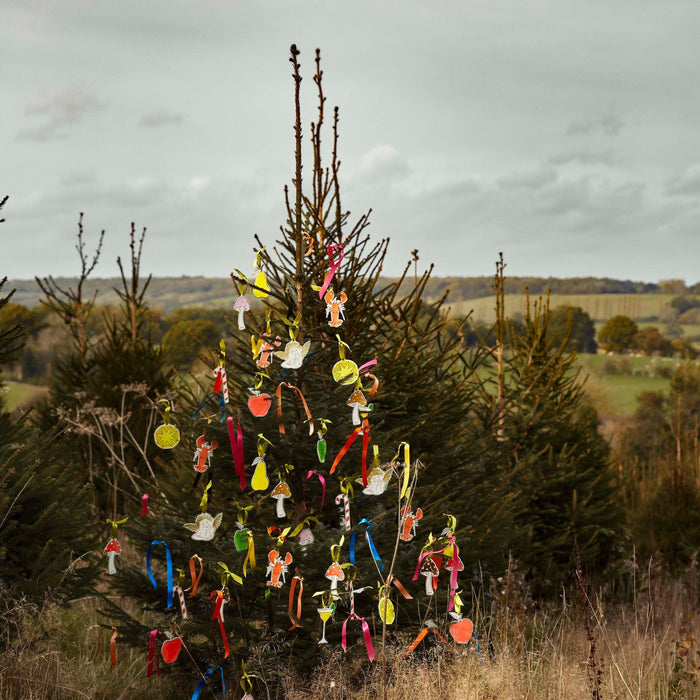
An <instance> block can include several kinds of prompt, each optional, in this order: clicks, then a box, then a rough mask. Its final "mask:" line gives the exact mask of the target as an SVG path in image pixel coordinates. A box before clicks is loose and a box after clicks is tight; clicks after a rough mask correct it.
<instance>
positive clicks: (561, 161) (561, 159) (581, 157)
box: [547, 150, 620, 165]
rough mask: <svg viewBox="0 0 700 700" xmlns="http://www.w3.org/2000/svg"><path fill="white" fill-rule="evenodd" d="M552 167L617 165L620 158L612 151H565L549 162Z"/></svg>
mask: <svg viewBox="0 0 700 700" xmlns="http://www.w3.org/2000/svg"><path fill="white" fill-rule="evenodd" d="M547 162H548V163H549V164H550V165H570V164H576V165H617V164H618V163H619V162H620V159H619V157H618V156H616V155H615V154H614V153H613V152H612V151H610V150H605V151H586V150H581V151H565V152H564V153H557V154H556V155H554V156H552V157H551V158H549V159H548V160H547Z"/></svg>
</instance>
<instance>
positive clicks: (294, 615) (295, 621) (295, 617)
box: [287, 576, 304, 632]
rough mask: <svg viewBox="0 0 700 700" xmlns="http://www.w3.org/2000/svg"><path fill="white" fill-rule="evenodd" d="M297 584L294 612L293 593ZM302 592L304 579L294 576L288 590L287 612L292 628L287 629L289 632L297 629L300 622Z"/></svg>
mask: <svg viewBox="0 0 700 700" xmlns="http://www.w3.org/2000/svg"><path fill="white" fill-rule="evenodd" d="M297 582H299V593H298V594H297V605H296V608H297V609H296V612H294V609H293V608H294V591H295V590H296V585H297ZM303 590H304V579H303V578H302V577H301V576H294V577H293V578H292V584H291V586H290V588H289V605H288V606H287V612H288V613H289V619H290V620H291V621H292V626H291V627H290V628H289V631H290V632H291V631H292V630H293V629H296V628H297V627H299V622H300V621H301V594H302V591H303Z"/></svg>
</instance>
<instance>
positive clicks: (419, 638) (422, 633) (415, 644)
mask: <svg viewBox="0 0 700 700" xmlns="http://www.w3.org/2000/svg"><path fill="white" fill-rule="evenodd" d="M428 632H434V633H435V634H436V635H437V636H438V639H440V641H442V642H444V643H445V644H447V643H448V642H447V640H446V639H445V638H444V637H443V636H442V635H441V634H440V633H439V632H438V631H437V630H436V629H429V628H428V627H424V628H423V629H422V630H421V631H420V632H419V633H418V636H417V637H416V638H415V639H414V640H413V644H411V646H410V647H409V648H408V650H407V651H406V652H405V653H404V654H402V655H401V656H400V657H399V658H398V659H397V660H396V661H395V662H394V663H393V664H392V668H393V667H394V666H395V665H396V664H397V663H398V662H399V661H402V660H403V659H405V658H406V657H407V656H408V655H409V654H411V653H412V652H414V651H415V650H416V648H417V647H418V645H419V644H420V643H421V642H422V641H423V639H424V638H425V636H426V635H427V634H428Z"/></svg>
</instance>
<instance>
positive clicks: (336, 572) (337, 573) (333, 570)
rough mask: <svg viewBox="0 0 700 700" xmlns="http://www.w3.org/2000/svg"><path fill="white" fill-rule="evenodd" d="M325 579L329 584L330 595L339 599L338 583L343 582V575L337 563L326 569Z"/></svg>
mask: <svg viewBox="0 0 700 700" xmlns="http://www.w3.org/2000/svg"><path fill="white" fill-rule="evenodd" d="M325 576H326V578H327V579H328V580H329V581H330V582H331V595H332V596H333V598H336V599H337V598H339V597H340V596H339V595H338V581H344V580H345V574H344V573H343V569H342V567H341V566H340V564H339V563H338V562H337V561H334V562H333V563H332V564H331V565H330V566H329V567H328V569H326V574H325Z"/></svg>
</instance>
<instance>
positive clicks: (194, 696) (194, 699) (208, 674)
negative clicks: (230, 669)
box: [190, 666, 226, 700]
mask: <svg viewBox="0 0 700 700" xmlns="http://www.w3.org/2000/svg"><path fill="white" fill-rule="evenodd" d="M217 668H218V669H219V671H220V672H221V687H222V690H221V695H219V700H221V698H223V697H224V695H225V693H226V681H224V669H223V668H221V666H212V667H211V668H208V669H207V672H206V673H205V674H204V675H203V676H202V680H201V681H199V683H198V684H197V687H196V688H195V689H194V693H192V697H191V699H190V700H197V698H198V697H199V694H200V693H201V692H202V689H203V688H204V686H205V685H206V684H207V681H208V680H209V678H210V677H211V675H212V674H213V673H214V672H215V671H216V669H217Z"/></svg>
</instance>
